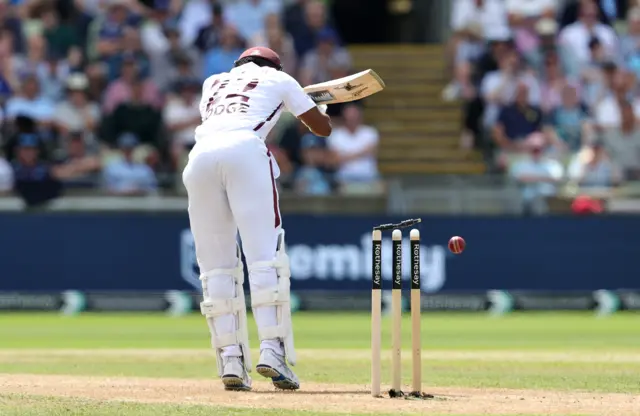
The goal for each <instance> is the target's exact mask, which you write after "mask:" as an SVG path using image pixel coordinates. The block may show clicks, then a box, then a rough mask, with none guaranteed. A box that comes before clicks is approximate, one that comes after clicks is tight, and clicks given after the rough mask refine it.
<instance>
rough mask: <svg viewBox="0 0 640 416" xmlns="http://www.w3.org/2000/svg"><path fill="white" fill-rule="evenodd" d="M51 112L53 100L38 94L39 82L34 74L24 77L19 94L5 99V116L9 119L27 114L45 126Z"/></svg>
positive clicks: (51, 114) (48, 121)
mask: <svg viewBox="0 0 640 416" xmlns="http://www.w3.org/2000/svg"><path fill="white" fill-rule="evenodd" d="M53 112H54V106H53V102H52V101H50V100H49V99H47V98H45V97H43V96H41V95H40V83H39V81H38V78H37V77H36V76H35V75H27V76H26V77H24V79H23V80H22V88H21V91H20V95H16V96H14V97H11V98H10V99H9V100H8V101H7V107H6V116H7V118H8V119H10V120H14V119H15V118H16V117H17V116H27V117H29V118H32V119H34V120H35V121H37V122H38V123H39V124H40V125H45V126H47V125H48V123H50V122H51V120H52V119H53Z"/></svg>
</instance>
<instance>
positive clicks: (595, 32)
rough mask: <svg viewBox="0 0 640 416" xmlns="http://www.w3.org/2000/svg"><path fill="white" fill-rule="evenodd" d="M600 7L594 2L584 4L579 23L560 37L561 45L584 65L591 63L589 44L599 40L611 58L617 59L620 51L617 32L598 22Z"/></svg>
mask: <svg viewBox="0 0 640 416" xmlns="http://www.w3.org/2000/svg"><path fill="white" fill-rule="evenodd" d="M598 19H599V10H598V6H597V5H596V4H595V3H593V2H582V3H581V4H580V14H579V18H578V21H577V22H575V23H572V24H570V25H568V26H567V27H565V28H564V29H562V31H561V32H560V35H559V39H558V41H559V43H560V44H562V45H563V46H564V48H565V50H567V51H572V52H573V56H574V58H575V59H576V60H578V62H580V63H581V64H582V65H585V64H587V63H588V62H589V60H590V58H591V53H590V51H589V42H590V41H591V39H593V38H597V39H598V40H599V41H600V43H601V44H602V45H603V47H604V51H605V53H606V54H607V55H608V56H609V57H615V56H616V53H617V50H618V38H617V36H616V32H615V31H614V30H613V29H612V28H611V27H610V26H607V25H604V24H602V23H600V22H599V21H598Z"/></svg>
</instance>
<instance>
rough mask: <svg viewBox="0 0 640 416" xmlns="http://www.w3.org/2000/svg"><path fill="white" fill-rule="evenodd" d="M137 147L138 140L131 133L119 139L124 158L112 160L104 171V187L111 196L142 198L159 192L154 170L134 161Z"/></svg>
mask: <svg viewBox="0 0 640 416" xmlns="http://www.w3.org/2000/svg"><path fill="white" fill-rule="evenodd" d="M137 145H138V139H137V137H136V136H135V135H133V134H131V133H124V134H123V135H122V136H120V137H119V139H118V147H119V148H120V150H121V151H122V155H123V158H122V159H116V160H112V161H111V162H110V163H109V164H108V165H107V166H106V168H105V170H104V185H105V188H106V190H107V192H109V193H110V194H112V195H120V196H140V195H148V194H151V193H153V192H155V191H156V190H157V188H158V183H157V180H156V176H155V174H154V173H153V170H151V168H150V167H149V166H148V165H146V164H144V163H139V162H136V161H135V160H134V159H133V151H134V149H135V147H136V146H137Z"/></svg>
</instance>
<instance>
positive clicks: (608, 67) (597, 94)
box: [582, 61, 619, 113]
mask: <svg viewBox="0 0 640 416" xmlns="http://www.w3.org/2000/svg"><path fill="white" fill-rule="evenodd" d="M618 72H619V71H618V67H617V65H616V64H615V63H613V62H611V61H605V62H602V63H598V62H597V61H596V62H593V63H592V64H591V65H590V66H589V67H587V68H586V69H585V70H584V71H583V73H582V81H583V85H584V94H583V96H584V101H585V104H586V105H587V107H588V108H589V111H590V112H592V113H593V112H594V110H595V107H596V106H597V105H598V104H599V103H600V102H601V101H602V100H603V99H605V98H606V97H607V96H609V95H611V90H612V87H613V81H614V79H615V78H616V76H617V74H618Z"/></svg>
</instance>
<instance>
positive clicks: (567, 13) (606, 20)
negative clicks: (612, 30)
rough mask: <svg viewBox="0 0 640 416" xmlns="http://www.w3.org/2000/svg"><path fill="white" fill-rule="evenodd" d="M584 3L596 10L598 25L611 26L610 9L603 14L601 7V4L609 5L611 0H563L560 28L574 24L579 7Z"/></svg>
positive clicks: (603, 10)
mask: <svg viewBox="0 0 640 416" xmlns="http://www.w3.org/2000/svg"><path fill="white" fill-rule="evenodd" d="M586 2H589V3H592V4H594V5H595V6H596V7H597V8H598V12H599V13H598V15H599V16H600V23H602V24H603V25H607V26H611V20H612V19H611V18H610V16H611V15H612V13H611V8H610V7H608V8H607V9H608V12H605V7H603V4H605V3H607V4H609V5H610V4H611V0H565V1H564V8H563V9H562V12H561V13H560V27H561V28H564V27H566V26H568V25H570V24H572V23H575V22H576V21H577V20H578V18H579V13H580V7H581V5H582V4H583V3H586ZM614 19H615V17H614Z"/></svg>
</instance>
